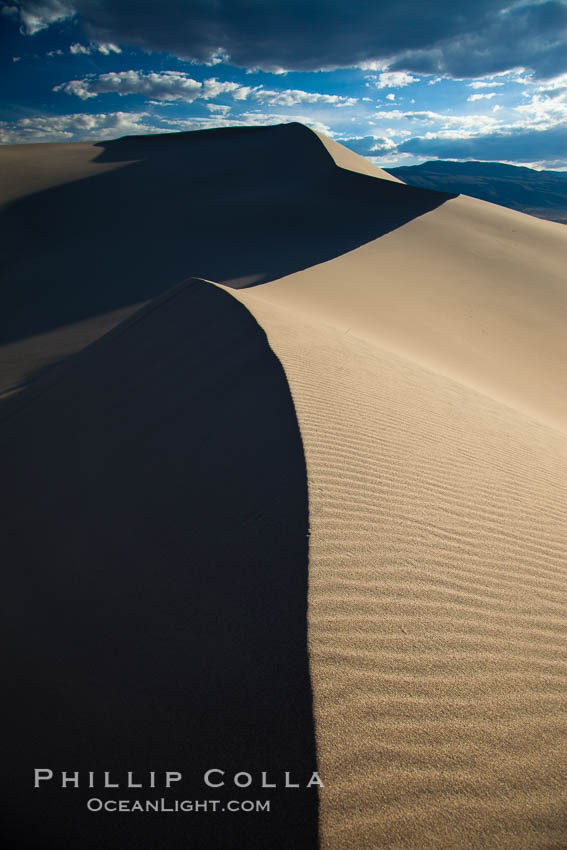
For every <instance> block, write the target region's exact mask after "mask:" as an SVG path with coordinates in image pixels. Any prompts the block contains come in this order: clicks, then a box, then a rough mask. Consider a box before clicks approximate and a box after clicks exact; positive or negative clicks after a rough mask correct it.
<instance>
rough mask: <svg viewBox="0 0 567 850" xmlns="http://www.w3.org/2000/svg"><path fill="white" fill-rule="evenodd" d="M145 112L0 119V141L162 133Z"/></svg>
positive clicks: (15, 142) (73, 138)
mask: <svg viewBox="0 0 567 850" xmlns="http://www.w3.org/2000/svg"><path fill="white" fill-rule="evenodd" d="M149 117H150V116H149V113H147V112H111V113H98V114H90V113H74V114H71V115H49V116H37V117H34V118H21V119H20V120H19V121H0V144H21V143H25V142H49V141H62V142H64V141H71V140H75V139H78V140H81V139H104V138H117V137H118V136H124V135H129V134H136V133H156V132H158V133H163V132H167V128H166V129H164V128H162V127H156V126H154V125H152V124H151V123H149V122H148V120H147V119H148V118H149Z"/></svg>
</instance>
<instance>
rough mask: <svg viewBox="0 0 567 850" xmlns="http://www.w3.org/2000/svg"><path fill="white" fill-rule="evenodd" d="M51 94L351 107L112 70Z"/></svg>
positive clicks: (295, 93) (338, 98)
mask: <svg viewBox="0 0 567 850" xmlns="http://www.w3.org/2000/svg"><path fill="white" fill-rule="evenodd" d="M54 91H61V92H65V94H70V95H75V96H76V97H80V98H81V100H87V99H89V98H93V97H98V95H100V94H111V93H113V94H118V95H121V96H122V95H130V94H141V95H145V96H146V97H147V98H148V99H149V100H150V102H152V103H155V102H163V103H166V102H173V101H185V102H188V103H191V102H192V101H194V100H197V99H198V98H200V99H202V100H212V99H213V98H216V97H219V96H221V95H229V96H230V97H232V98H233V99H234V100H236V101H243V100H246V99H248V98H253V99H254V100H257V101H258V102H259V103H261V104H264V105H266V106H296V105H298V104H315V103H318V104H328V105H331V106H336V107H341V106H353V105H354V104H355V103H356V102H357V98H355V97H346V96H343V95H337V94H319V93H318V92H306V91H302V90H301V89H283V90H281V91H278V90H276V89H265V88H263V87H262V86H243V85H240V83H235V82H232V81H230V80H218V79H217V78H216V77H210V78H209V79H207V80H204V81H203V82H199V81H198V80H194V79H192V77H190V76H189V75H188V74H186V73H184V72H181V71H159V72H144V71H113V72H110V73H108V74H99V75H98V76H96V75H90V76H87V77H84V78H83V79H81V80H70V81H69V82H67V83H60V84H59V85H57V86H55V88H54Z"/></svg>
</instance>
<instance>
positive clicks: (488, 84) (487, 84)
mask: <svg viewBox="0 0 567 850" xmlns="http://www.w3.org/2000/svg"><path fill="white" fill-rule="evenodd" d="M467 85H468V87H469V88H471V89H491V88H494V86H503V85H504V83H498V82H496V80H490V79H489V80H473V82H472V83H467Z"/></svg>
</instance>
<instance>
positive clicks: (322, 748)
mask: <svg viewBox="0 0 567 850" xmlns="http://www.w3.org/2000/svg"><path fill="white" fill-rule="evenodd" d="M256 292H257V290H249V291H248V292H247V293H246V298H245V299H244V300H245V303H246V304H247V306H248V307H249V309H251V310H252V312H253V313H254V315H255V316H256V318H257V319H258V320H259V321H260V323H261V324H262V326H263V327H264V328H266V330H267V332H268V337H269V339H270V343H271V345H272V347H273V349H274V351H275V352H276V354H277V355H278V356H279V357H280V359H281V362H282V364H283V365H284V368H285V370H286V374H287V376H288V380H289V382H290V387H291V391H292V394H293V398H294V402H295V406H296V410H297V415H298V419H299V422H300V428H301V434H302V439H303V443H304V447H305V455H306V460H307V473H308V481H309V516H310V531H311V534H310V552H309V587H310V589H309V634H310V640H309V647H310V659H311V672H312V680H313V692H314V699H315V728H316V736H317V749H318V756H319V768H320V770H321V772H322V775H323V776H324V777H325V779H326V782H327V785H326V788H325V790H324V791H323V792H322V794H321V831H322V842H321V846H322V847H325V848H341V850H348V849H349V848H352V847H365V848H366V847H367V848H388V850H390V848H396V850H397V848H404V850H405V848H408V850H410V848H411V850H413V848H416V847H419V848H432V850H433V848H435V850H438V848H447V850H449V848H454V847H459V848H463V850H466V849H467V848H470V850H473V848H478V847H483V848H495V849H496V848H514V850H516V848H535V847H546V848H551V847H562V846H565V837H566V834H567V832H566V830H567V820H566V813H567V805H566V803H567V799H566V794H565V789H566V788H567V758H566V749H565V734H566V732H567V722H566V713H565V686H566V684H567V683H566V671H565V651H566V648H567V634H566V631H565V606H566V603H567V593H566V586H565V567H566V553H567V523H566V520H565V504H566V497H567V440H566V437H565V434H563V433H560V432H558V431H555V430H553V429H551V428H548V427H546V426H543V425H541V424H540V423H538V422H536V421H534V420H532V419H530V418H528V417H526V416H524V415H523V414H521V413H519V412H517V411H515V410H513V409H511V408H509V407H507V406H504V405H501V404H498V403H497V402H494V401H493V400H492V399H489V398H487V397H486V396H483V395H480V394H478V393H476V392H474V391H472V390H470V389H469V388H468V387H465V386H463V385H462V384H459V383H457V382H454V381H452V380H450V379H447V378H446V377H445V376H441V375H439V374H437V373H434V372H432V371H429V370H427V369H424V368H423V367H421V366H419V365H418V364H416V363H413V362H410V361H408V360H406V359H402V358H400V357H398V356H396V355H393V354H391V353H390V352H388V351H384V350H381V349H380V348H378V347H377V346H375V345H372V344H371V343H368V342H366V341H363V340H358V339H354V338H352V337H351V336H350V335H345V334H344V333H341V332H339V331H337V330H335V329H332V328H327V327H322V326H321V325H320V324H314V323H312V322H307V321H305V320H304V319H303V320H302V318H301V317H300V316H298V315H294V316H293V319H292V318H291V317H290V316H289V315H288V314H287V313H286V312H285V311H284V310H281V309H280V310H277V309H275V308H273V307H272V306H269V307H267V306H266V305H265V304H264V303H262V302H261V301H260V299H259V298H255V297H254V296H255V295H256ZM239 297H242V295H241V294H239Z"/></svg>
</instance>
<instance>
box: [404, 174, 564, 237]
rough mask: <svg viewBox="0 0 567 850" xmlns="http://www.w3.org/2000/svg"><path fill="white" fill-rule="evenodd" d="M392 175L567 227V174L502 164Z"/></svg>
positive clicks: (413, 184)
mask: <svg viewBox="0 0 567 850" xmlns="http://www.w3.org/2000/svg"><path fill="white" fill-rule="evenodd" d="M389 173H390V174H391V175H395V176H396V177H398V178H400V179H401V180H403V181H404V182H405V183H409V184H410V185H412V186H421V187H422V188H424V189H435V190H437V191H442V192H457V193H459V194H463V195H471V196H472V197H473V198H480V199H481V200H483V201H490V202H491V203H493V204H502V206H504V207H509V208H510V209H512V210H518V211H519V212H525V213H528V214H529V215H536V216H538V217H539V218H543V219H547V220H549V221H559V222H562V223H565V224H567V172H564V171H536V170H535V169H533V168H525V167H523V166H517V165H505V164H504V163H501V162H444V161H442V160H441V161H432V162H424V163H422V164H421V165H407V166H401V167H400V168H390V169H389Z"/></svg>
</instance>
